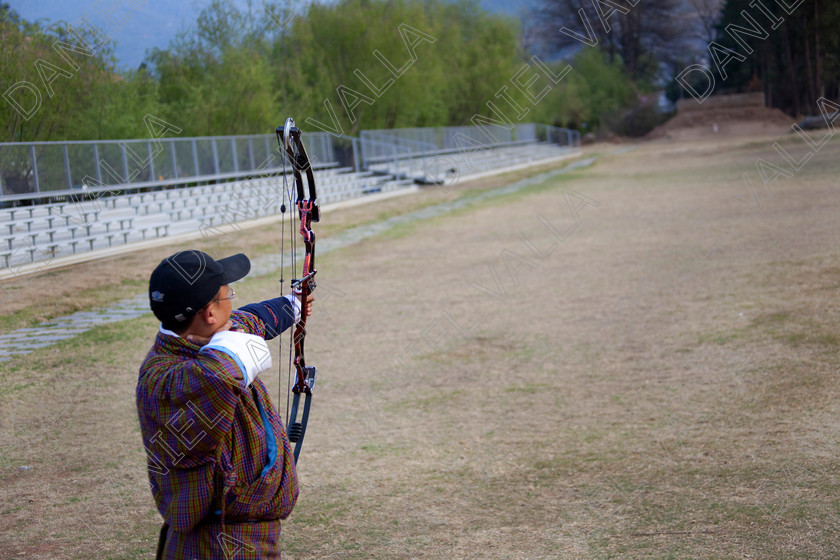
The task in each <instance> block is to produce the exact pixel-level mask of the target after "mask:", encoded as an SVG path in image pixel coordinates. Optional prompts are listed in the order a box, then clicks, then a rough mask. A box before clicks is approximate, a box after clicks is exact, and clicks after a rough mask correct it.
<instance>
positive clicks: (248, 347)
mask: <svg viewBox="0 0 840 560" xmlns="http://www.w3.org/2000/svg"><path fill="white" fill-rule="evenodd" d="M205 350H218V351H219V352H224V353H225V354H227V355H228V356H230V357H231V358H233V360H234V361H236V363H237V365H238V366H239V369H241V370H242V376H243V377H244V378H245V386H246V387H248V386H250V385H251V383H252V382H253V381H254V379H256V378H257V375H259V374H260V373H262V372H264V371H265V370H267V369H268V368H270V367H271V351H270V350H269V349H268V344H267V343H266V341H265V339H264V338H262V337H261V336H257V335H255V334H248V333H243V332H236V331H221V332H217V333H216V334H214V335H213V338H211V339H210V342H208V343H207V344H206V345H205V346H203V347H202V348H201V350H200V352H204V351H205Z"/></svg>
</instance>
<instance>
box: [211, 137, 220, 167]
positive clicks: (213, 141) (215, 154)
mask: <svg viewBox="0 0 840 560" xmlns="http://www.w3.org/2000/svg"><path fill="white" fill-rule="evenodd" d="M210 148H212V151H213V171H214V172H215V173H216V175H218V174H219V152H218V151H216V139H215V138H211V139H210Z"/></svg>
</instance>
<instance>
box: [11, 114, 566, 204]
mask: <svg viewBox="0 0 840 560" xmlns="http://www.w3.org/2000/svg"><path fill="white" fill-rule="evenodd" d="M303 140H304V143H305V145H306V149H307V152H308V153H309V155H310V160H311V161H312V162H313V166H314V167H315V168H321V167H328V166H336V165H339V164H340V165H344V166H350V165H352V167H353V170H354V171H357V172H358V171H363V170H371V169H376V168H381V167H382V166H383V164H386V167H388V168H390V167H391V166H393V169H394V173H400V171H397V170H400V169H401V170H403V171H402V172H401V173H403V174H405V170H406V169H409V170H411V169H412V168H414V167H417V166H418V165H426V163H425V162H421V161H419V160H420V159H421V158H427V157H430V156H437V155H443V154H451V153H454V152H461V151H473V150H476V149H489V148H501V147H505V146H514V145H518V144H531V143H546V144H559V145H561V146H564V147H567V148H570V149H574V148H576V147H579V146H580V133H578V132H577V131H574V130H567V129H563V128H556V127H551V126H546V125H543V124H534V123H523V124H517V125H515V126H510V127H507V126H498V125H493V124H488V125H485V126H457V127H438V128H403V129H389V130H363V131H361V133H360V137H359V138H351V137H339V136H336V135H333V134H330V133H326V132H314V131H307V132H306V134H304V135H303ZM281 167H282V159H281V157H280V155H279V153H278V150H277V144H276V139H275V135H273V134H261V135H251V136H215V137H200V138H156V139H149V140H96V141H76V142H21V143H5V144H4V143H0V207H4V206H15V205H20V204H32V203H49V202H57V201H62V200H67V199H68V198H70V199H73V200H76V199H78V198H80V197H81V198H84V197H86V196H89V195H96V194H100V193H116V194H130V193H132V192H142V191H147V190H159V189H163V188H170V187H179V186H191V185H203V184H212V183H215V182H220V181H234V180H237V179H244V178H247V177H261V176H266V175H271V174H274V173H276V172H277V171H278V170H279V169H280V168H281Z"/></svg>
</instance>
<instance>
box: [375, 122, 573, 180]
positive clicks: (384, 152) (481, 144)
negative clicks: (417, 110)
mask: <svg viewBox="0 0 840 560" xmlns="http://www.w3.org/2000/svg"><path fill="white" fill-rule="evenodd" d="M359 137H360V138H359V140H360V142H359V145H360V146H359V147H360V149H361V168H362V169H370V168H371V166H374V165H377V164H382V163H389V164H391V165H394V166H396V165H397V164H399V163H403V164H406V163H409V164H410V161H411V160H413V159H417V158H424V157H428V156H434V155H441V154H448V153H453V152H461V151H472V150H475V149H482V148H487V149H489V148H499V147H504V146H513V145H519V144H535V143H546V144H558V145H560V146H564V147H567V148H569V149H574V148H579V147H580V133H579V132H578V131H576V130H569V129H565V128H557V127H553V126H547V125H544V124H536V123H523V124H517V125H514V126H512V127H507V126H498V125H485V126H447V127H439V128H395V129H387V130H363V131H361V132H360V133H359Z"/></svg>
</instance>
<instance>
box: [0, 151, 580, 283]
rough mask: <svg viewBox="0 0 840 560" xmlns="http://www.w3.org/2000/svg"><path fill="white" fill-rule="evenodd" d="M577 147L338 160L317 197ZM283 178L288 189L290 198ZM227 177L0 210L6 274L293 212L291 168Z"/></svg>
mask: <svg viewBox="0 0 840 560" xmlns="http://www.w3.org/2000/svg"><path fill="white" fill-rule="evenodd" d="M572 151H574V150H573V148H568V147H562V146H559V145H556V144H548V143H520V144H516V143H513V144H507V145H503V146H496V147H493V148H491V149H480V150H473V151H465V152H457V151H452V150H449V151H443V150H441V151H438V152H435V153H432V154H429V153H428V152H427V153H425V154H422V155H411V156H409V157H402V158H400V159H396V160H391V161H383V162H381V163H376V164H370V165H369V166H368V169H367V170H366V171H363V172H353V171H352V169H351V168H341V167H338V166H337V165H336V164H334V163H333V164H327V165H325V166H323V167H321V168H320V169H316V170H315V171H314V173H315V180H316V186H317V190H318V199H319V201H320V203H321V204H322V205H326V204H334V203H338V202H345V201H353V200H355V199H362V198H363V197H366V196H369V195H371V194H373V193H382V194H383V195H387V193H392V192H394V191H399V190H405V189H406V188H407V187H410V186H412V185H414V184H415V183H419V184H441V183H446V184H449V183H452V182H456V181H457V180H459V179H463V178H467V177H475V176H479V175H486V174H493V173H500V172H503V171H505V170H508V169H516V168H521V167H523V166H527V165H534V164H536V163H539V162H541V161H549V160H552V159H557V158H559V157H564V156H567V155H569V154H570V153H571V152H572ZM284 180H285V182H286V188H287V189H288V190H287V191H286V193H287V194H286V195H285V196H286V197H287V199H286V200H285V201H284V200H283V198H284V195H283V192H284V187H283V183H284ZM222 181H224V179H222ZM226 181H227V182H215V184H204V185H195V184H193V185H166V186H163V187H159V188H157V189H148V190H147V189H138V190H135V191H134V192H127V193H124V194H113V192H111V191H105V192H87V191H84V190H83V191H80V192H79V193H78V194H75V193H74V194H73V195H72V196H69V197H65V198H64V200H63V201H61V202H52V203H49V204H39V205H33V206H16V207H11V208H5V209H0V235H2V238H3V239H2V244H0V276H2V275H4V272H5V275H8V274H9V273H15V271H16V269H21V268H28V267H29V265H33V264H34V263H39V262H43V261H53V260H55V259H58V260H61V259H62V257H73V256H75V255H82V256H83V254H84V253H92V252H102V251H105V252H106V253H107V252H108V250H109V249H113V248H117V249H119V248H120V247H123V246H129V245H132V244H143V243H145V244H148V243H150V242H154V241H155V240H163V239H165V238H170V237H179V236H185V235H188V234H196V233H200V234H203V233H205V232H208V231H210V232H212V231H219V230H218V228H220V227H223V226H226V225H233V224H240V223H243V222H246V221H249V220H258V219H260V218H269V217H272V216H277V215H279V214H280V213H281V206H282V205H283V203H284V202H285V205H286V208H287V211H288V210H293V206H294V204H293V200H294V199H295V198H296V193H295V185H294V177H293V176H292V175H291V173H290V172H288V173H286V174H285V175H283V174H278V175H271V176H265V175H263V176H259V177H255V178H248V179H246V180H232V179H227V180H226ZM304 182H305V179H304ZM289 193H290V194H289ZM289 196H290V197H291V200H289V199H288V197H289ZM97 254H99V253H97ZM3 269H5V271H4V270H3Z"/></svg>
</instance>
